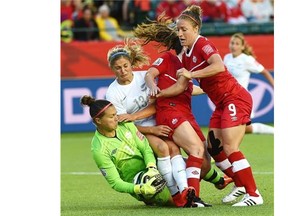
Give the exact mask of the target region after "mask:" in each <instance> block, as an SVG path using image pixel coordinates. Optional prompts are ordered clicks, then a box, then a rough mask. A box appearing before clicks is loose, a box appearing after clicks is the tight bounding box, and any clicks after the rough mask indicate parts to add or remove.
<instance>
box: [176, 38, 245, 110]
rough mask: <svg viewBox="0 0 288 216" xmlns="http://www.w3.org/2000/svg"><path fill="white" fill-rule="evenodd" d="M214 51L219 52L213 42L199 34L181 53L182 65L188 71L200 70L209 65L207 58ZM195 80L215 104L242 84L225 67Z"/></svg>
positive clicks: (240, 87) (235, 92) (219, 102)
mask: <svg viewBox="0 0 288 216" xmlns="http://www.w3.org/2000/svg"><path fill="white" fill-rule="evenodd" d="M215 53H217V54H219V52H218V50H217V48H216V47H215V46H214V44H213V43H212V42H210V41H209V40H208V39H207V38H205V37H203V36H201V35H199V36H198V38H197V39H196V41H195V42H194V44H193V46H192V49H191V50H187V51H186V52H185V53H183V58H182V63H183V66H184V68H186V69H187V70H188V71H190V72H193V71H197V70H201V69H203V68H205V67H207V66H209V64H208V62H207V60H208V59H209V57H210V56H211V55H213V54H215ZM196 80H197V81H198V83H199V85H200V87H201V88H202V89H203V90H204V91H205V92H206V94H207V95H208V97H209V98H210V99H211V101H212V102H213V103H214V104H215V106H217V105H219V104H221V103H222V102H223V100H224V98H225V97H226V96H228V95H234V94H238V93H239V92H240V91H242V90H243V88H242V86H241V85H240V84H239V83H238V82H237V80H236V79H235V78H234V77H233V76H232V75H231V73H229V72H228V71H227V68H226V67H225V70H224V71H223V72H220V73H217V74H216V75H213V76H211V77H206V78H196Z"/></svg>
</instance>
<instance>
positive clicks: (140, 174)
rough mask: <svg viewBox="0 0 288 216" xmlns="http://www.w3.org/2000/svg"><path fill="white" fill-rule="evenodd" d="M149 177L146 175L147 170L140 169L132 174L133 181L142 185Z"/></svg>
mask: <svg viewBox="0 0 288 216" xmlns="http://www.w3.org/2000/svg"><path fill="white" fill-rule="evenodd" d="M149 179H150V176H149V175H147V170H142V171H140V172H138V173H137V174H136V175H135V176H134V179H133V183H134V184H140V185H143V184H145V183H146V182H147V181H149Z"/></svg>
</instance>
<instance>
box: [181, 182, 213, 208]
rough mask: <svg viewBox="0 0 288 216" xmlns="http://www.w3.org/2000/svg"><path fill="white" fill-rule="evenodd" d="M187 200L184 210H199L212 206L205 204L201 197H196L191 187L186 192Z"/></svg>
mask: <svg viewBox="0 0 288 216" xmlns="http://www.w3.org/2000/svg"><path fill="white" fill-rule="evenodd" d="M186 200H187V202H186V203H185V205H184V206H183V207H184V208H191V207H192V208H199V207H211V206H212V205H210V204H208V203H205V202H204V201H202V200H201V199H200V198H199V197H197V196H196V195H195V189H194V188H193V187H189V188H187V190H186Z"/></svg>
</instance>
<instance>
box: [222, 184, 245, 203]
mask: <svg viewBox="0 0 288 216" xmlns="http://www.w3.org/2000/svg"><path fill="white" fill-rule="evenodd" d="M245 193H246V190H245V188H244V187H236V186H234V187H233V189H232V191H231V192H230V193H229V194H228V195H227V196H225V197H224V198H223V199H222V202H223V203H230V202H233V201H235V200H236V199H237V198H238V197H240V196H242V195H244V194H245Z"/></svg>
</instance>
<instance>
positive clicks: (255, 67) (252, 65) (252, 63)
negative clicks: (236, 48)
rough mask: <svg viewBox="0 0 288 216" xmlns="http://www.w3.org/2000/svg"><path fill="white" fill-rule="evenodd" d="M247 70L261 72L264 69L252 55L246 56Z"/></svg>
mask: <svg viewBox="0 0 288 216" xmlns="http://www.w3.org/2000/svg"><path fill="white" fill-rule="evenodd" d="M246 66H247V70H248V71H249V72H250V73H261V72H262V71H263V70H264V66H263V65H262V64H260V63H259V62H258V61H257V60H256V59H255V58H254V57H253V56H248V57H247V58H246Z"/></svg>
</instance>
